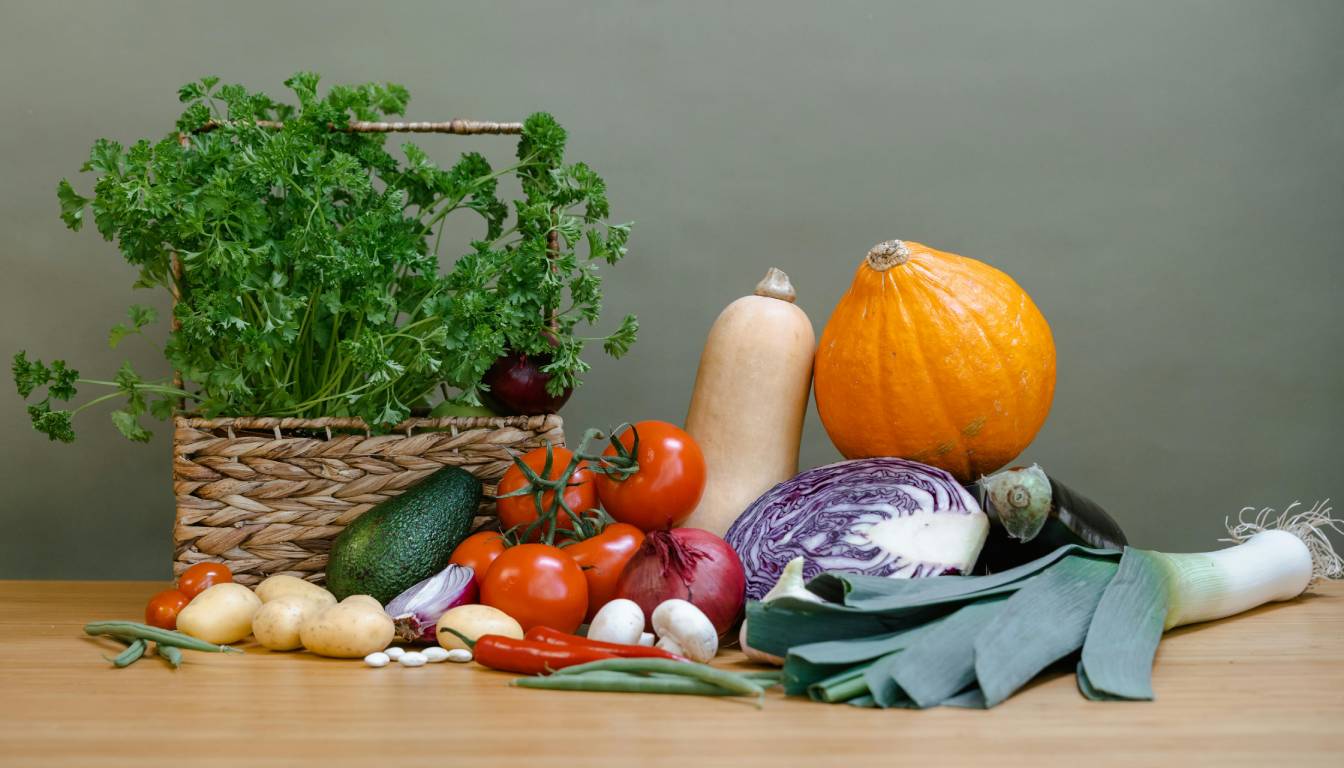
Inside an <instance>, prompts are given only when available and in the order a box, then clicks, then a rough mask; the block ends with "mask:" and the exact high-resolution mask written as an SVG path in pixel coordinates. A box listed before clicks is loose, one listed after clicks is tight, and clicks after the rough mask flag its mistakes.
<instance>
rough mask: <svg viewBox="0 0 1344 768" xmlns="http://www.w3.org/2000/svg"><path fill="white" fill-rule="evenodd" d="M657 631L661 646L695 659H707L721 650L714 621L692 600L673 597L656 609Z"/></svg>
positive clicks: (703, 660)
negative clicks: (690, 601)
mask: <svg viewBox="0 0 1344 768" xmlns="http://www.w3.org/2000/svg"><path fill="white" fill-rule="evenodd" d="M653 632H654V634H656V635H658V647H659V648H662V649H663V650H665V651H668V652H671V653H675V654H677V655H679V656H685V657H686V658H688V659H690V660H691V661H698V662H702V663H703V662H707V661H709V660H710V659H712V658H714V654H716V653H718V652H719V633H718V632H716V631H715V630H714V623H713V622H711V621H710V620H709V617H708V616H706V615H705V614H704V612H703V611H701V610H700V609H699V608H696V607H695V606H694V605H692V604H691V603H689V602H687V601H685V600H681V599H677V598H673V599H672V600H664V601H663V602H662V603H659V605H658V607H657V608H655V609H653Z"/></svg>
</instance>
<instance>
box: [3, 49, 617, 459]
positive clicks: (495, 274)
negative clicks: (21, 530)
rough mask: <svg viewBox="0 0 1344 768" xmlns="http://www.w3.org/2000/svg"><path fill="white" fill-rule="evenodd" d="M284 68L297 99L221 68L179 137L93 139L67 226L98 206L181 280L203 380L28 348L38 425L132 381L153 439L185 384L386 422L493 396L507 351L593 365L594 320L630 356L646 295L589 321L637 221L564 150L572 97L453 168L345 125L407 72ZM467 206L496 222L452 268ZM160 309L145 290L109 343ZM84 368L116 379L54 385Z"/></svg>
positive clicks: (50, 429)
mask: <svg viewBox="0 0 1344 768" xmlns="http://www.w3.org/2000/svg"><path fill="white" fill-rule="evenodd" d="M285 84H286V85H287V86H288V87H289V88H290V89H291V90H292V91H293V92H294V95H295V97H296V98H297V101H298V104H297V105H290V104H283V103H280V102H277V101H273V100H272V99H271V98H270V97H268V96H266V95H265V94H261V93H250V92H248V91H247V90H246V89H244V88H243V87H241V86H238V85H223V86H220V85H219V84H218V79H217V78H213V77H211V78H204V79H202V80H200V81H198V82H195V83H191V84H189V85H186V86H184V87H183V88H182V89H181V90H180V92H179V96H180V97H181V100H182V101H183V102H184V103H185V104H186V105H187V106H186V109H185V111H184V112H183V114H182V117H181V118H180V119H179V120H178V121H177V126H176V130H175V131H173V132H172V133H170V134H169V135H168V136H166V137H165V138H163V139H162V140H160V141H158V142H150V141H148V140H141V141H139V142H137V143H135V144H134V145H132V146H130V147H129V148H126V147H123V146H121V145H120V144H118V143H117V142H114V141H111V140H108V139H100V140H98V141H97V142H95V144H94V146H93V149H92V151H91V153H90V156H89V160H88V162H87V163H85V164H84V166H83V169H82V170H84V171H91V172H93V173H95V174H96V175H97V179H96V181H95V183H94V187H93V196H92V197H84V196H82V195H80V194H79V193H78V192H76V191H75V189H74V187H73V186H72V185H71V184H70V183H69V182H68V181H65V180H62V181H61V183H60V185H59V187H58V189H57V196H58V198H59V200H60V204H61V218H62V219H63V220H64V221H65V224H66V226H68V227H69V228H70V229H73V230H78V229H80V228H81V227H82V226H83V224H84V222H85V219H86V213H87V212H88V211H89V210H91V211H92V213H93V222H94V224H95V225H96V227H97V229H98V231H99V233H100V234H102V236H103V238H104V239H106V240H109V241H112V240H115V241H116V243H117V245H118V247H119V248H120V250H121V253H122V256H123V257H124V258H125V259H126V260H127V261H128V262H129V263H131V264H133V265H135V266H136V267H138V268H139V270H140V273H139V279H138V280H137V281H136V283H135V287H137V288H165V289H168V290H169V291H171V292H173V293H174V294H175V295H178V296H179V297H180V299H179V301H178V303H177V305H176V307H175V309H174V314H175V318H176V320H177V321H178V324H179V326H180V327H179V328H178V329H177V330H174V331H173V332H172V333H171V335H170V337H169V340H168V343H167V345H166V347H165V349H164V354H165V356H166V357H167V359H168V361H169V363H171V365H172V367H173V368H174V369H176V370H177V371H179V372H180V373H181V376H182V380H183V382H184V384H183V386H182V387H181V388H178V387H175V386H173V385H172V384H171V383H170V382H169V380H167V379H162V380H147V379H144V378H142V377H141V376H140V375H138V374H137V373H136V372H135V371H134V370H133V369H132V368H131V367H130V365H129V364H126V365H123V366H122V368H121V370H120V371H119V372H118V374H117V376H116V377H115V378H114V379H113V380H110V381H107V380H93V379H82V378H80V377H79V374H78V372H76V371H75V370H74V369H72V368H70V367H69V366H68V365H67V364H66V363H65V362H64V361H62V360H56V361H53V362H52V363H50V364H49V365H48V364H45V363H43V362H42V361H40V360H29V358H28V357H27V355H26V353H24V352H20V353H18V354H17V355H15V357H14V361H13V373H14V379H15V383H16V384H17V386H18V391H19V394H20V395H21V396H22V397H24V398H27V397H29V396H30V395H32V394H33V393H34V392H37V391H39V390H41V389H43V388H45V396H44V397H43V399H42V400H41V401H39V402H36V403H34V404H31V405H29V407H28V411H29V415H30V416H31V417H32V420H33V426H34V427H35V428H36V429H37V430H38V431H40V432H43V433H45V434H47V435H48V436H49V437H50V438H51V439H53V440H62V441H65V442H69V441H70V440H73V439H74V431H73V428H72V426H71V417H72V416H73V414H74V413H77V412H78V411H81V410H83V409H85V408H88V407H90V406H92V405H94V404H96V403H100V402H104V401H107V400H115V399H121V400H123V401H124V402H123V403H122V405H121V407H120V408H119V409H118V410H116V411H114V412H113V415H112V420H113V423H114V424H115V425H116V427H117V428H118V429H119V430H120V431H121V432H122V434H124V435H125V436H126V437H128V438H130V439H132V440H140V441H144V440H148V439H149V437H150V433H149V432H148V431H147V430H146V429H145V428H144V427H143V426H142V425H141V424H140V417H141V416H142V415H144V414H145V413H147V412H148V413H150V414H152V415H154V416H157V417H160V418H165V417H167V416H169V415H170V414H171V412H172V410H173V406H174V404H175V401H176V400H177V399H178V398H187V399H189V401H190V402H191V403H192V405H193V407H194V409H195V410H196V411H198V412H200V413H201V414H203V415H206V416H219V415H226V416H239V415H255V416H297V417H311V416H359V417H362V418H363V419H364V420H365V421H366V422H368V423H369V424H370V425H373V426H374V427H377V428H387V427H389V426H391V425H393V424H395V423H397V422H398V421H401V420H402V419H404V418H405V417H406V416H408V415H409V414H410V413H411V411H412V409H419V408H423V407H426V406H427V405H428V403H429V399H430V397H431V396H432V395H433V394H434V393H435V392H436V391H437V390H440V389H443V391H444V392H448V391H449V390H448V388H451V389H452V390H455V393H454V394H453V395H452V399H454V400H455V401H457V402H460V403H464V404H478V403H479V399H478V394H479V392H480V390H481V377H482V376H483V375H484V373H485V372H486V370H487V369H488V368H489V367H490V365H491V363H493V362H494V361H495V360H496V359H497V358H499V357H500V356H502V355H503V354H505V353H506V352H508V351H520V352H525V353H529V354H538V353H542V354H547V355H549V356H550V357H551V362H550V363H549V364H547V365H546V366H544V368H543V370H544V371H545V372H547V373H550V374H552V377H553V378H552V379H551V381H550V383H549V385H548V386H549V388H551V390H552V392H553V393H558V392H560V391H561V390H563V389H564V388H566V387H572V386H576V385H577V384H579V376H580V375H581V374H582V373H583V372H585V371H587V370H588V369H589V366H588V364H587V363H586V362H584V361H583V359H582V356H581V355H582V353H583V350H584V347H585V345H586V343H587V342H590V341H599V342H601V343H602V346H603V348H604V349H605V350H606V352H607V353H608V354H610V355H612V356H615V357H619V356H621V355H622V354H624V353H625V352H626V350H627V349H629V347H630V345H631V343H633V341H634V339H635V334H636V331H637V329H638V324H637V322H636V320H635V318H634V316H633V315H631V316H627V317H626V318H625V319H624V320H623V321H622V322H621V323H620V325H619V327H618V328H617V329H616V330H615V331H614V332H613V333H611V334H610V335H607V336H598V337H585V336H581V335H579V332H578V331H579V328H578V327H579V325H580V324H584V325H594V324H596V323H597V321H598V319H599V317H600V314H601V298H602V292H601V276H600V275H599V273H598V267H599V265H600V264H601V263H603V262H605V263H607V264H615V263H616V262H617V261H619V260H620V259H621V258H622V257H623V256H624V255H625V253H626V241H627V239H628V237H629V232H630V227H629V225H627V224H611V223H608V221H607V217H608V215H609V211H610V206H609V204H608V201H607V193H606V185H605V183H604V182H603V181H602V179H601V178H599V177H598V176H597V174H596V173H594V172H593V170H592V169H591V168H589V167H588V166H587V165H585V164H583V163H572V164H566V163H565V160H564V149H565V141H566V134H565V131H564V129H563V128H561V127H560V125H559V124H558V123H557V122H556V121H555V119H554V118H553V117H551V116H550V115H548V114H545V113H537V114H534V115H532V116H531V117H529V118H528V119H527V121H526V122H525V123H524V128H523V135H522V138H521V140H520V141H519V143H518V151H517V162H516V163H514V164H513V165H511V166H510V167H508V168H501V169H494V168H492V167H491V166H490V164H489V163H488V162H487V161H486V159H485V158H484V157H483V156H481V155H480V154H478V153H475V152H471V153H467V154H464V155H462V157H461V159H460V160H459V161H458V162H457V163H456V164H455V165H454V166H453V167H451V168H448V169H444V168H440V167H438V166H436V165H435V164H434V163H433V162H432V161H431V160H430V159H429V157H428V156H427V155H426V154H425V152H424V151H423V150H422V149H420V148H419V147H418V146H416V145H415V144H412V143H406V144H403V145H402V147H401V150H402V155H403V156H404V159H399V158H397V157H396V156H394V155H393V154H391V153H390V152H389V151H388V150H387V149H386V147H385V143H386V135H385V134H380V133H357V132H351V131H347V130H343V128H344V127H345V126H346V125H348V123H349V122H350V121H351V120H378V119H380V118H382V117H383V116H385V115H400V114H403V113H404V111H405V108H406V104H407V102H408V100H409V94H408V93H407V92H406V90H405V89H404V88H402V87H401V86H398V85H392V84H386V85H382V84H366V85H358V86H344V85H340V86H335V87H332V88H330V89H329V90H328V91H327V92H326V94H325V95H320V94H319V93H318V88H317V85H318V77H317V75H315V74H311V73H299V74H296V75H295V76H294V77H292V78H290V79H289V80H287V81H286V83H285ZM274 123H283V126H282V127H279V128H276V127H275V126H274ZM181 137H186V139H185V140H181ZM507 175H513V176H516V177H517V178H518V180H519V181H520V183H521V186H522V190H523V199H521V200H518V201H515V202H514V203H513V206H512V211H511V210H510V208H509V206H507V205H506V204H505V203H504V202H503V201H502V200H500V199H499V196H498V194H497V185H498V180H499V179H500V178H502V177H504V176H507ZM459 212H461V213H463V214H468V213H470V214H471V215H474V216H475V217H479V219H480V220H481V225H480V226H481V231H480V236H479V238H478V239H477V240H475V241H473V242H472V243H471V244H470V249H469V250H468V251H467V252H466V253H465V254H464V255H461V256H460V257H459V258H458V259H457V260H456V262H455V263H454V264H453V266H452V268H451V269H450V270H449V271H448V273H447V274H440V272H439V259H438V251H439V245H440V240H441V238H442V234H443V230H444V227H445V225H446V223H447V221H448V219H449V217H450V216H451V215H452V214H454V213H459ZM553 240H554V241H555V242H558V250H557V251H555V252H549V253H548V247H549V246H550V245H551V243H552V241H553ZM174 254H176V255H177V256H178V258H179V259H180V260H181V265H182V269H181V274H180V275H175V274H174V271H173V269H172V259H173V255H174ZM156 319H157V318H156V317H155V313H154V312H153V310H151V309H149V308H146V307H142V306H138V305H137V306H132V307H131V309H130V312H129V322H128V323H127V324H124V325H118V326H116V327H114V328H113V329H112V331H111V334H110V336H109V343H111V344H112V346H114V347H115V346H116V345H117V344H118V343H119V342H120V341H121V340H122V339H124V338H125V337H127V336H129V335H132V334H136V333H138V332H139V331H140V330H141V329H142V328H144V327H145V326H147V325H149V324H150V323H152V322H154V321H155V320H156ZM77 385H94V386H100V387H109V388H111V389H112V391H111V392H109V393H107V394H104V395H102V396H100V397H97V398H94V399H92V400H89V401H87V402H85V403H83V404H81V405H80V406H79V407H78V408H75V409H74V410H64V409H58V408H54V407H53V402H54V401H68V400H71V399H72V398H74V397H75V396H76V394H77Z"/></svg>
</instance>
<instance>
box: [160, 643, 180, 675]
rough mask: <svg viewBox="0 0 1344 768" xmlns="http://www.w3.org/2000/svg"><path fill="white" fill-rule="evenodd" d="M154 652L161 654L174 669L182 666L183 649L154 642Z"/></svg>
mask: <svg viewBox="0 0 1344 768" xmlns="http://www.w3.org/2000/svg"><path fill="white" fill-rule="evenodd" d="M154 652H155V653H157V654H159V656H161V657H162V658H163V660H164V661H166V662H168V663H169V664H170V665H171V666H172V668H173V669H177V668H178V667H180V666H182V649H181V648H178V647H176V646H172V645H164V644H163V643H155V644H154Z"/></svg>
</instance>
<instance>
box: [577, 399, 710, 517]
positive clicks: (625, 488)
mask: <svg viewBox="0 0 1344 768" xmlns="http://www.w3.org/2000/svg"><path fill="white" fill-rule="evenodd" d="M636 433H638V434H639V450H638V451H637V452H636V456H635V459H636V460H637V461H638V462H639V470H638V471H636V472H635V473H634V474H632V475H630V476H629V477H627V478H625V479H624V480H622V479H620V476H619V475H607V474H600V475H598V476H597V479H596V480H595V484H596V486H597V495H598V498H599V499H601V500H602V507H603V508H604V509H606V510H607V513H608V514H610V515H611V516H612V517H613V518H615V519H616V520H617V521H619V522H622V523H629V524H631V525H633V526H635V527H636V528H639V529H640V530H642V531H645V532H648V531H653V530H659V529H667V528H675V527H676V526H678V525H680V524H681V523H683V522H685V521H686V518H688V517H690V516H691V513H692V512H694V511H695V507H696V505H697V504H699V503H700V496H701V494H703V493H704V492H705V456H704V454H703V453H701V452H700V446H699V445H698V444H697V443H696V442H695V439H694V438H692V437H691V436H690V435H688V434H686V432H685V431H684V430H682V429H681V428H680V427H677V426H675V425H672V424H668V423H667V422H665V421H641V422H639V423H637V424H635V425H634V426H633V427H632V428H630V429H628V430H626V431H625V432H624V433H622V434H621V436H620V437H619V440H620V443H621V445H623V446H625V449H626V450H627V451H629V450H632V446H633V445H634V442H635V434H636ZM603 455H606V456H615V455H616V447H615V446H608V448H607V450H606V451H604V452H603Z"/></svg>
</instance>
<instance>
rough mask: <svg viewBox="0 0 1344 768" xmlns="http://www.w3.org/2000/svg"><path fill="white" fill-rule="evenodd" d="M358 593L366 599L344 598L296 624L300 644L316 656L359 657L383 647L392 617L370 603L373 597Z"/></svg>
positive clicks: (389, 632)
mask: <svg viewBox="0 0 1344 768" xmlns="http://www.w3.org/2000/svg"><path fill="white" fill-rule="evenodd" d="M358 597H364V598H366V599H365V600H352V598H346V599H345V601H344V602H341V603H338V604H336V605H333V606H331V607H330V608H326V609H323V610H322V611H320V612H319V613H317V614H316V615H314V616H311V617H309V618H308V619H307V620H306V621H304V622H303V625H302V626H301V627H300V628H299V639H300V640H301V641H302V642H303V647H304V648H307V649H308V650H310V651H312V652H313V653H316V654H318V655H319V656H332V657H335V658H338V659H359V658H363V657H365V656H368V655H369V654H370V653H373V652H374V651H381V650H383V649H384V648H386V647H387V645H388V643H391V642H392V635H393V631H394V629H395V628H394V627H393V626H392V617H391V616H388V615H387V612H386V611H384V610H383V609H382V606H379V607H377V608H374V607H373V606H372V605H370V604H369V603H371V602H376V601H374V600H373V598H371V597H368V596H367V595H359V596H358Z"/></svg>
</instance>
